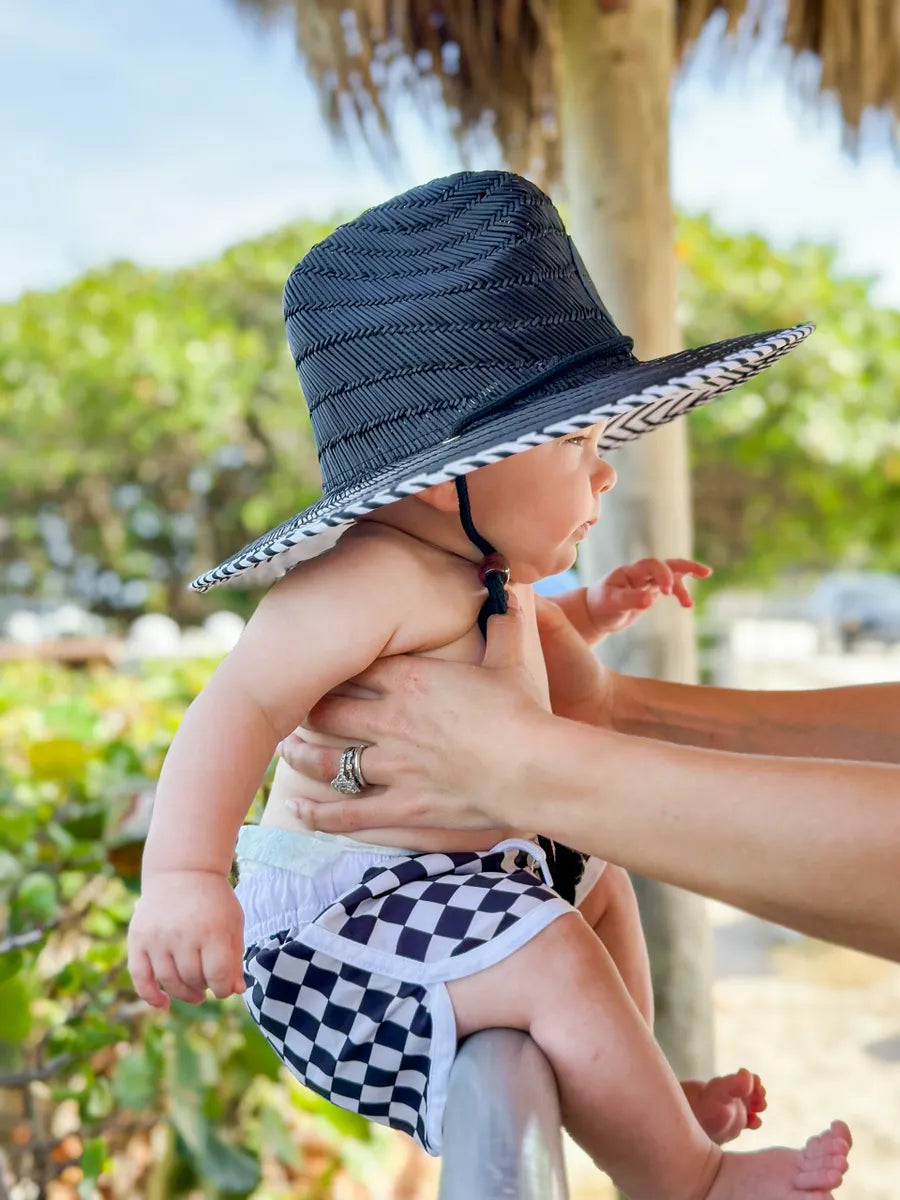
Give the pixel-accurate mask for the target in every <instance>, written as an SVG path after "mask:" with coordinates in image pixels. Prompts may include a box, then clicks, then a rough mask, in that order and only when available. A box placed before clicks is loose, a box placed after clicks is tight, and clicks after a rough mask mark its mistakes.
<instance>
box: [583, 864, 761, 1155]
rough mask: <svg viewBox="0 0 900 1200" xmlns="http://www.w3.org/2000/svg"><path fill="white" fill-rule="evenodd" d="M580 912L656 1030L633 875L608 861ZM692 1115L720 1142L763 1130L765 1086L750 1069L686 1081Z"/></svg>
mask: <svg viewBox="0 0 900 1200" xmlns="http://www.w3.org/2000/svg"><path fill="white" fill-rule="evenodd" d="M579 912H580V913H581V915H582V916H583V917H584V919H585V920H586V921H587V923H588V924H589V925H590V926H591V928H592V929H593V930H594V932H595V933H596V935H597V937H599V938H600V940H601V941H602V942H603V944H604V946H605V947H606V949H607V950H608V951H609V955H610V957H611V958H612V960H613V962H614V963H615V965H616V968H617V969H618V972H619V974H620V975H621V976H622V981H623V982H624V984H625V986H626V988H627V989H628V994H629V995H630V996H631V998H632V1000H633V1001H634V1002H635V1004H636V1005H637V1007H638V1010H639V1011H640V1013H641V1016H642V1017H643V1018H644V1020H645V1021H646V1022H647V1024H648V1025H649V1027H650V1028H651V1029H652V1028H653V983H652V981H651V977H650V960H649V957H648V954H647V943H646V940H645V938H644V930H643V927H642V925H641V916H640V911H639V909H638V903H637V897H636V896H635V894H634V887H633V886H632V883H631V879H630V878H629V875H628V872H627V871H626V870H625V869H624V868H622V867H617V866H614V865H613V864H612V863H608V864H607V866H606V868H605V870H604V872H603V874H602V875H601V876H600V878H599V879H598V881H597V882H596V884H595V885H594V886H593V887H592V888H591V890H590V892H588V894H587V896H585V898H584V900H583V901H582V903H581V904H580V906H579ZM681 1086H682V1089H683V1090H684V1093H685V1095H686V1096H687V1098H688V1103H689V1104H690V1106H691V1111H692V1112H693V1114H694V1116H695V1117H696V1118H697V1120H698V1121H699V1122H700V1124H701V1125H702V1127H703V1129H704V1131H705V1132H706V1133H708V1134H709V1136H710V1137H711V1138H712V1140H713V1141H714V1142H716V1143H717V1144H718V1145H720V1146H721V1145H723V1144H724V1143H725V1142H730V1141H733V1140H734V1138H736V1137H738V1136H739V1135H740V1134H741V1133H742V1132H743V1131H744V1130H745V1129H747V1128H750V1129H758V1128H759V1126H760V1124H761V1123H762V1122H761V1121H760V1118H759V1113H760V1112H761V1111H762V1110H763V1109H764V1108H765V1107H766V1101H765V1094H766V1092H765V1088H764V1087H763V1086H762V1084H761V1083H760V1080H759V1076H758V1075H754V1074H752V1073H751V1072H750V1071H748V1070H746V1068H742V1069H741V1070H740V1071H734V1072H732V1073H731V1074H730V1075H722V1076H717V1077H716V1078H715V1079H710V1080H704V1081H702V1082H700V1081H695V1080H688V1081H686V1082H682V1085H681Z"/></svg>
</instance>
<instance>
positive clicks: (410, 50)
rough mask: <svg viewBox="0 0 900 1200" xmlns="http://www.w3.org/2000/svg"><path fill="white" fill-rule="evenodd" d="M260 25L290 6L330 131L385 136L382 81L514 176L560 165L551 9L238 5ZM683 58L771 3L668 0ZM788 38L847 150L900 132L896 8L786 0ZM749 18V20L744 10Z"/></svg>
mask: <svg viewBox="0 0 900 1200" xmlns="http://www.w3.org/2000/svg"><path fill="white" fill-rule="evenodd" d="M237 3H238V4H240V5H241V6H242V7H245V8H248V9H252V10H254V11H255V12H256V13H258V14H259V15H261V16H262V17H263V18H265V17H266V16H274V15H276V14H278V13H280V12H283V11H284V10H288V9H293V10H294V14H295V22H296V35H297V44H298V48H299V50H300V52H301V53H302V55H303V57H304V58H305V60H306V62H307V64H308V67H309V70H310V73H311V75H312V78H313V80H314V82H315V84H316V87H317V90H318V93H319V97H320V100H321V103H322V107H323V111H324V113H325V116H326V118H327V120H328V122H329V124H330V125H331V127H332V129H333V130H334V131H335V132H345V131H347V130H348V129H351V128H356V127H357V126H358V125H360V124H361V125H362V128H363V129H364V131H365V132H366V133H367V135H368V136H369V138H370V139H371V138H373V137H377V136H378V132H379V131H380V132H381V134H382V135H383V136H385V137H386V138H389V137H390V120H389V114H388V112H387V110H386V107H385V97H386V95H387V94H388V90H389V89H388V84H390V85H392V89H396V88H397V87H399V88H400V89H401V90H405V91H406V92H407V93H409V94H412V95H413V97H414V98H415V100H416V103H418V104H419V105H423V104H424V105H433V104H435V103H439V104H442V105H443V107H444V108H445V109H447V110H449V112H450V113H451V114H452V116H453V121H454V131H455V133H456V136H457V138H458V140H459V142H460V143H461V145H463V146H465V145H466V144H467V142H468V141H469V140H470V139H471V138H472V136H473V135H477V133H478V131H479V129H481V128H482V127H483V123H484V122H485V121H486V120H490V121H491V123H492V125H493V129H494V133H495V135H496V137H497V139H498V141H499V143H500V145H501V147H502V148H503V151H504V154H505V157H506V160H507V162H508V163H509V165H510V166H511V167H512V168H513V169H518V170H522V171H526V172H528V173H530V174H532V175H533V176H535V177H543V178H544V179H546V180H548V181H549V180H552V179H553V178H554V177H555V175H556V174H557V171H558V167H559V139H558V128H557V122H556V87H555V81H554V77H553V63H554V53H553V47H554V39H555V37H556V9H557V5H556V0H441V2H440V3H438V2H436V0H237ZM674 3H675V10H676V39H677V52H678V56H679V58H683V56H684V54H685V52H686V51H687V50H688V49H689V48H690V46H691V44H692V43H693V42H694V41H695V40H696V39H697V37H698V36H699V34H700V32H701V30H702V29H703V27H704V26H705V24H706V22H707V21H708V20H709V19H710V17H711V16H713V14H714V13H717V12H718V13H719V14H720V16H722V15H724V17H725V20H726V23H727V28H728V30H729V32H734V31H735V30H736V29H737V27H738V24H739V22H740V21H741V19H742V18H746V21H747V25H748V26H749V31H750V32H751V33H756V32H758V31H759V29H760V28H761V26H762V24H763V22H764V21H766V20H769V19H771V17H772V15H773V10H777V9H778V8H780V7H781V5H779V4H777V3H776V2H775V0H765V2H764V3H762V4H760V3H759V2H758V0H756V2H754V0H674ZM786 9H787V12H786V17H785V21H784V27H783V33H782V37H783V40H784V42H785V43H786V44H787V45H788V46H790V47H791V49H792V50H793V51H794V52H795V54H797V55H800V54H804V53H810V52H811V53H812V54H814V55H816V57H817V58H818V60H819V62H820V64H821V73H820V76H819V89H820V90H821V91H824V92H833V93H834V94H835V95H836V96H837V98H838V100H839V103H840V106H841V110H842V113H843V117H844V122H845V126H846V129H847V132H848V135H849V140H851V141H853V140H854V139H855V136H856V134H857V133H858V131H859V127H860V122H861V119H862V115H863V113H864V111H865V110H866V109H868V108H876V109H887V110H888V111H889V113H890V114H891V120H892V123H893V125H892V127H893V129H894V131H895V137H896V131H897V129H898V126H900V0H787V4H786ZM748 10H749V12H748Z"/></svg>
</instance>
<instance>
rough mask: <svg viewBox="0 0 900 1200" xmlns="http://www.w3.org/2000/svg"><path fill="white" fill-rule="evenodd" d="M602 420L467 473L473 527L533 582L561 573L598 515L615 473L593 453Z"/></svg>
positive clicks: (519, 576)
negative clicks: (601, 500) (600, 500)
mask: <svg viewBox="0 0 900 1200" xmlns="http://www.w3.org/2000/svg"><path fill="white" fill-rule="evenodd" d="M604 427H605V422H601V423H600V424H598V425H592V426H589V427H588V428H587V429H583V430H580V431H579V432H578V433H573V434H568V435H566V436H565V437H560V438H556V439H554V440H553V441H552V442H545V443H544V445H542V446H536V447H535V448H534V449H532V450H525V451H523V452H522V453H521V454H514V455H513V456H512V457H511V458H506V459H504V460H503V461H502V462H498V463H492V464H491V465H490V466H487V467H482V468H480V469H479V470H478V471H473V472H472V474H470V475H469V476H468V477H467V481H468V487H469V495H470V498H471V503H472V516H473V519H474V521H475V524H476V526H477V528H478V529H479V530H480V532H481V533H483V534H484V536H485V537H486V538H488V540H489V541H491V542H492V543H493V545H495V546H496V547H497V549H498V551H499V552H500V553H501V554H503V555H505V556H506V558H507V559H508V560H509V563H510V566H511V567H512V570H513V579H514V580H516V581H517V582H520V583H533V582H534V581H535V580H536V579H541V578H543V577H544V576H545V575H553V574H555V573H556V572H557V571H564V570H565V569H566V568H567V567H571V565H572V563H573V562H574V561H575V547H576V546H577V544H578V543H579V542H580V541H581V540H582V539H583V538H584V537H586V536H587V532H588V529H589V528H590V526H591V525H592V524H593V523H594V522H595V521H596V520H597V517H598V516H599V513H600V502H599V497H600V494H601V493H602V492H608V491H609V490H610V488H612V487H613V486H614V485H615V482H616V473H615V471H614V470H613V468H612V467H611V466H609V465H608V464H607V463H605V462H603V461H602V459H600V458H599V457H598V449H597V447H598V443H599V441H600V438H601V436H602V434H603V429H604Z"/></svg>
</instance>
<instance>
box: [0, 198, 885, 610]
mask: <svg viewBox="0 0 900 1200" xmlns="http://www.w3.org/2000/svg"><path fill="white" fill-rule="evenodd" d="M326 232H327V229H326V228H325V227H324V226H323V227H320V226H314V225H310V224H299V225H295V226H291V227H289V228H287V229H283V230H280V231H278V232H277V233H273V234H271V235H269V236H267V237H263V238H260V239H258V240H257V241H253V242H247V243H244V244H242V245H239V246H236V247H235V248H234V249H232V250H230V251H228V253H226V254H224V255H223V256H222V257H221V258H220V259H218V260H216V261H214V262H210V263H206V264H203V265H201V266H197V267H191V268H186V269H184V270H180V271H175V272H162V271H144V270H139V269H138V268H136V267H134V266H132V265H130V264H128V263H119V264H116V265H114V266H112V267H110V268H108V269H106V270H103V271H96V272H92V273H90V274H88V275H86V276H84V277H83V278H82V279H79V280H77V281H76V282H75V283H73V284H71V285H69V286H68V287H64V288H61V289H60V290H58V291H56V292H52V293H47V294H29V295H26V296H23V297H22V298H21V299H20V300H18V301H17V302H16V303H14V304H8V305H4V306H0V457H2V459H3V463H4V470H3V473H2V477H0V513H4V514H8V515H6V516H5V517H0V580H2V579H3V570H4V567H5V574H6V584H7V587H8V589H9V590H12V591H20V592H24V593H27V594H31V595H34V596H58V595H66V596H68V597H73V598H75V599H78V600H80V601H81V602H82V603H84V604H86V605H87V606H88V607H91V608H93V609H94V610H96V611H99V612H103V613H107V614H109V613H115V612H118V611H121V612H123V613H126V614H127V613H133V612H135V611H139V610H140V611H143V610H146V609H151V610H163V611H166V612H169V613H170V614H171V615H173V616H174V617H176V618H177V619H180V620H185V621H187V620H191V619H196V618H197V617H198V615H203V614H206V613H208V612H209V611H210V610H211V608H212V607H214V606H217V605H218V606H229V607H233V608H236V609H238V610H239V611H241V612H243V613H245V614H246V612H247V611H248V609H249V606H250V605H251V603H252V596H250V595H248V594H247V593H245V592H241V591H236V590H234V589H223V590H220V591H217V592H215V593H214V594H213V595H212V596H210V597H203V598H200V597H198V596H195V595H193V594H190V593H188V592H186V590H185V584H186V583H187V581H188V580H189V579H190V577H191V576H192V574H193V573H194V572H195V570H197V569H200V568H203V567H206V566H209V565H211V564H213V563H215V562H217V561H218V560H219V559H220V558H222V557H224V556H225V555H227V554H229V553H231V552H232V551H234V550H236V549H238V548H239V547H240V546H241V545H242V544H243V543H244V542H245V541H247V540H249V539H251V538H253V537H255V536H257V535H258V534H259V533H261V532H262V531H264V530H265V529H267V528H268V527H269V526H270V525H272V524H275V523H277V522H278V521H280V520H283V519H284V518H285V517H287V516H289V515H290V514H291V513H293V512H295V511H297V510H298V509H300V508H301V507H303V506H304V505H306V504H308V503H310V502H311V501H312V500H313V499H314V498H315V497H316V495H317V494H318V467H317V465H316V461H315V451H314V446H313V443H312V436H311V432H310V429H309V423H308V418H307V416H306V412H305V407H304V405H303V403H302V399H301V395H300V391H299V389H298V387H297V382H296V378H295V375H294V371H293V368H292V365H291V362H290V358H289V355H288V352H287V349H286V346H285V343H284V332H283V327H282V320H281V289H282V286H283V282H284V279H285V278H286V276H287V274H288V272H289V271H290V269H291V267H292V266H293V264H294V263H295V262H296V261H297V259H299V258H300V257H301V256H302V255H303V254H304V253H305V251H306V250H307V248H308V247H309V246H310V245H311V244H312V243H313V242H315V241H317V240H318V239H320V238H321V237H322V236H324V234H325V233H326ZM678 252H679V258H680V261H681V267H682V272H681V275H682V278H681V295H682V300H681V307H682V312H681V317H682V322H683V325H684V328H685V340H686V343H687V344H689V345H696V344H699V343H702V342H706V341H711V340H715V339H717V338H727V337H732V336H735V335H737V334H741V333H745V332H752V331H757V330H761V329H771V328H773V327H777V326H779V325H785V324H791V323H793V322H796V321H806V320H812V321H814V322H816V323H817V324H818V327H819V328H818V332H817V333H816V334H815V335H814V336H813V338H812V339H811V340H810V342H809V343H808V344H807V345H806V346H804V347H802V348H801V349H800V350H799V351H797V352H794V353H793V354H791V355H789V356H788V358H787V359H785V360H784V361H783V362H781V363H779V364H778V365H777V366H776V367H775V368H774V370H773V371H771V372H767V373H765V374H764V375H762V376H761V377H760V379H759V380H758V381H756V382H753V383H751V384H749V385H747V386H745V387H743V388H741V389H739V390H738V391H737V392H736V393H735V394H734V395H733V396H729V397H728V398H726V399H724V400H723V401H722V402H720V403H717V404H714V405H711V406H710V408H709V409H707V410H705V411H702V412H700V413H698V414H696V415H695V416H692V418H691V422H690V426H691V432H692V436H693V459H694V495H695V511H696V526H697V548H698V552H699V553H700V554H701V555H702V556H703V557H705V558H707V559H709V561H711V562H712V563H713V564H714V565H715V566H716V567H717V569H718V572H717V576H716V578H715V581H714V586H715V584H722V583H727V582H732V581H735V580H742V581H745V582H748V583H750V582H752V583H761V582H765V581H766V580H767V579H768V578H770V577H771V576H772V574H773V573H775V572H777V571H781V570H783V569H785V568H803V567H806V568H821V567H833V566H836V565H838V564H846V565H854V566H863V567H873V568H875V567H881V568H888V569H898V567H900V541H898V539H897V537H896V535H895V532H894V522H893V520H892V514H893V513H895V512H896V511H897V501H898V498H900V433H898V429H900V422H898V416H900V411H898V408H900V401H898V398H897V394H896V388H895V385H894V381H895V380H896V378H897V376H898V370H900V314H898V313H896V312H891V311H885V310H880V309H878V308H876V307H874V306H873V305H872V304H871V302H870V301H869V299H868V282H867V281H866V280H860V279H843V278H838V277H837V276H836V273H835V270H834V256H833V254H832V252H831V251H830V250H828V249H827V248H823V247H821V246H811V245H810V246H799V247H797V248H795V249H794V250H792V251H789V252H783V253H780V252H776V251H774V250H773V249H772V248H771V247H769V246H768V245H767V244H766V243H765V242H764V241H763V240H762V239H761V238H759V237H754V236H738V237H735V236H731V235H727V234H724V233H722V232H720V231H717V230H716V229H715V228H714V227H713V225H712V224H711V223H710V221H709V220H707V219H706V218H687V217H686V218H683V219H682V220H681V221H680V224H679V232H678Z"/></svg>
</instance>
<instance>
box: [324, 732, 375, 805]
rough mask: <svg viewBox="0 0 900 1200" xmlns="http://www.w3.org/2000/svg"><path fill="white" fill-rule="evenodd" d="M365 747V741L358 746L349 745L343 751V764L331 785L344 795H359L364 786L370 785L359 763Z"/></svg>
mask: <svg viewBox="0 0 900 1200" xmlns="http://www.w3.org/2000/svg"><path fill="white" fill-rule="evenodd" d="M365 748H366V747H365V743H363V744H362V745H358V746H348V747H347V749H346V750H344V751H342V752H341V765H340V767H339V768H338V773H337V775H335V777H334V779H332V781H331V786H332V787H333V788H334V790H335V791H336V792H340V793H341V794H342V795H344V796H358V795H359V793H360V792H361V791H362V790H363V788H365V787H368V784H367V783H366V781H365V779H364V778H363V773H362V771H361V769H360V765H359V760H360V756H361V755H362V752H363V750H365Z"/></svg>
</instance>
